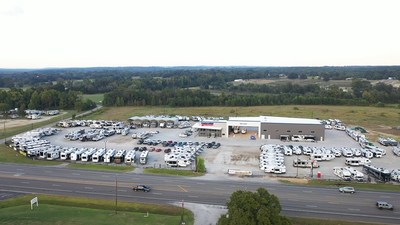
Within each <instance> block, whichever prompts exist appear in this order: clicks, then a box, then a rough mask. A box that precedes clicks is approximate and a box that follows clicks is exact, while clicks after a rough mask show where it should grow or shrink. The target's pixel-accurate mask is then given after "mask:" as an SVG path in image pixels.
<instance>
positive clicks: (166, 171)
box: [144, 168, 204, 177]
mask: <svg viewBox="0 0 400 225" xmlns="http://www.w3.org/2000/svg"><path fill="white" fill-rule="evenodd" d="M144 173H150V174H162V175H170V176H191V177H197V176H203V175H204V173H196V172H193V171H192V170H177V169H175V170H174V169H163V168H146V169H145V170H144Z"/></svg>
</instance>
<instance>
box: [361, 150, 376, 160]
mask: <svg viewBox="0 0 400 225" xmlns="http://www.w3.org/2000/svg"><path fill="white" fill-rule="evenodd" d="M361 155H362V156H363V157H365V158H368V159H372V158H373V157H374V154H372V152H370V151H369V150H368V149H366V148H362V149H361Z"/></svg>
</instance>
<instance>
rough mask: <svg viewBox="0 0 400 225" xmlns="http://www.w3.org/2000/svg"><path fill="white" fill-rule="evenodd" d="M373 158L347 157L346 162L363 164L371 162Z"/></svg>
mask: <svg viewBox="0 0 400 225" xmlns="http://www.w3.org/2000/svg"><path fill="white" fill-rule="evenodd" d="M370 163H371V160H370V159H368V158H363V157H357V158H347V159H346V161H345V164H346V165H348V166H362V165H365V164H370Z"/></svg>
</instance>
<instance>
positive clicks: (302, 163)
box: [293, 159, 319, 168]
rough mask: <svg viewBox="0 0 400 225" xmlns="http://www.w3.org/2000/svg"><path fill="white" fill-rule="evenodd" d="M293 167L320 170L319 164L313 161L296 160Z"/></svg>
mask: <svg viewBox="0 0 400 225" xmlns="http://www.w3.org/2000/svg"><path fill="white" fill-rule="evenodd" d="M293 166H294V167H301V168H311V167H313V168H318V167H319V164H318V163H317V162H316V161H312V160H303V159H295V160H293Z"/></svg>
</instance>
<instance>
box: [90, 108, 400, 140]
mask: <svg viewBox="0 0 400 225" xmlns="http://www.w3.org/2000/svg"><path fill="white" fill-rule="evenodd" d="M177 114H179V115H188V116H190V115H196V116H197V115H198V116H206V117H207V116H218V117H225V118H228V117H235V116H239V117H240V116H283V117H298V118H319V119H340V120H342V121H343V122H344V123H345V124H347V125H349V126H362V127H364V128H366V129H367V130H368V131H369V134H367V136H368V135H369V136H370V138H371V139H372V140H376V139H377V137H378V136H379V135H388V136H392V137H394V138H397V139H400V108H398V107H395V106H393V107H367V106H365V107H364V106H322V105H310V106H304V105H279V106H253V107H184V108H171V107H105V108H104V109H102V110H101V112H98V113H95V114H93V115H90V116H88V117H87V118H88V119H112V120H127V119H128V118H129V117H132V116H145V115H177Z"/></svg>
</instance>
